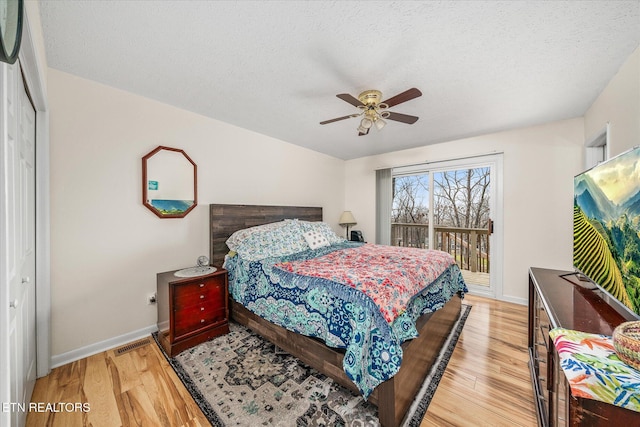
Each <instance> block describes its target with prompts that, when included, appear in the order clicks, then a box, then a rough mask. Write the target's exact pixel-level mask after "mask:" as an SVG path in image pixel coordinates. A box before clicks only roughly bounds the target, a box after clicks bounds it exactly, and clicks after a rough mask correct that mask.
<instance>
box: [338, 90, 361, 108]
mask: <svg viewBox="0 0 640 427" xmlns="http://www.w3.org/2000/svg"><path fill="white" fill-rule="evenodd" d="M336 96H337V97H338V98H340V99H342V100H343V101H345V102H348V103H349V104H351V105H353V106H354V107H363V106H364V104H363V103H362V102H360V100H359V99H358V98H356V97H355V96H352V95H349V94H348V93H340V94H338V95H336Z"/></svg>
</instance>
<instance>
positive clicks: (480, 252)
mask: <svg viewBox="0 0 640 427" xmlns="http://www.w3.org/2000/svg"><path fill="white" fill-rule="evenodd" d="M501 164H502V156H501V155H491V156H481V157H474V158H469V159H461V160H452V161H447V162H436V163H428V164H423V165H415V166H409V167H402V168H395V169H393V170H392V180H391V182H392V184H391V185H392V206H391V224H390V226H391V239H390V244H391V245H394V246H406V247H415V248H426V249H438V250H442V251H445V252H449V253H450V254H451V255H452V256H453V257H454V259H455V260H456V262H457V263H458V265H459V266H460V269H461V270H462V273H463V276H464V278H465V281H466V282H467V285H468V286H469V288H470V291H472V292H473V293H475V294H481V295H485V296H490V297H495V296H496V293H497V292H500V291H501V283H500V280H499V278H500V277H501V274H499V273H500V272H501V264H502V263H501V261H502V260H501V255H500V254H501V245H500V242H501V239H498V238H496V231H497V228H496V221H497V219H498V217H501V215H500V212H501V192H500V191H499V189H500V187H501V183H500V173H501ZM500 225H501V224H500ZM500 229H501V227H500Z"/></svg>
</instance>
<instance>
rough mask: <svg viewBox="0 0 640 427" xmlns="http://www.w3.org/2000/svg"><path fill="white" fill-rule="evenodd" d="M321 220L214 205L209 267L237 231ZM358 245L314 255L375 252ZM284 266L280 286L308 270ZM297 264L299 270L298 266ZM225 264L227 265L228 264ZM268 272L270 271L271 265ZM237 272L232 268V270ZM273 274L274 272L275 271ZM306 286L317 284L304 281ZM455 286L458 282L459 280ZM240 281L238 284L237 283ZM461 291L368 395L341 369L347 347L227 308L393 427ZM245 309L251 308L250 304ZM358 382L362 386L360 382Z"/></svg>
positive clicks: (427, 320)
mask: <svg viewBox="0 0 640 427" xmlns="http://www.w3.org/2000/svg"><path fill="white" fill-rule="evenodd" d="M322 219H323V218H322V208H318V207H294V206H254V205H220V204H212V205H210V252H211V253H210V256H211V260H212V264H213V265H215V266H222V265H223V263H224V262H225V256H226V255H227V254H228V253H229V248H228V247H227V244H226V242H227V240H228V239H229V237H230V236H232V235H234V233H235V232H236V231H238V230H244V229H247V228H250V227H255V226H259V225H262V224H270V223H276V222H281V221H284V220H291V221H301V222H304V223H306V222H310V223H317V222H321V221H322ZM358 245H359V244H353V243H350V242H337V243H335V246H336V248H337V247H338V246H340V247H339V248H338V249H339V250H337V249H334V248H333V243H332V247H330V248H325V249H323V248H319V249H317V251H320V252H322V251H325V252H326V253H327V254H328V255H332V254H340V253H342V252H343V250H344V252H347V251H354V252H355V251H362V250H364V249H367V248H372V247H373V246H377V245H371V246H368V247H367V248H364V249H359V248H358V247H357V246H358ZM323 253H324V252H323ZM314 256H315V255H314ZM236 258H237V257H236ZM284 261H285V262H278V264H277V266H276V267H277V271H278V275H276V277H277V278H278V280H279V278H280V277H293V276H287V272H288V270H287V268H289V269H291V270H293V269H294V268H293V267H290V266H294V267H296V268H298V267H300V268H302V267H304V266H306V267H308V265H306V264H304V263H305V262H307V260H306V259H301V260H299V259H298V257H297V255H296V256H292V257H286V258H285V259H284ZM314 261H315V260H314ZM298 262H300V263H302V264H298ZM227 263H229V258H228V259H227ZM254 264H255V263H254ZM252 265H253V264H252ZM312 265H313V264H312ZM269 266H270V267H271V265H269ZM236 267H237V266H236ZM256 268H257V267H256ZM260 268H263V267H260ZM455 268H457V266H455ZM236 269H237V268H235V267H234V268H233V269H232V270H234V271H235V270H236ZM274 271H276V269H275V268H274ZM458 272H459V271H458ZM232 277H233V274H232V273H230V282H233V281H232ZM296 277H298V276H296ZM456 277H458V276H456ZM265 280H267V279H265ZM278 280H276V281H278ZM301 280H302V279H301ZM304 280H317V279H311V278H305V279H304ZM321 280H324V279H321ZM457 280H460V281H461V279H457ZM238 281H239V282H241V280H238ZM301 283H307V282H301ZM456 285H457V286H458V285H460V284H456ZM232 286H234V285H233V283H230V288H231V287H232ZM460 286H461V289H460V292H458V291H456V292H451V294H452V296H451V297H450V298H448V299H447V300H446V302H443V303H442V304H441V308H439V309H437V310H436V311H434V312H432V313H427V314H424V315H421V316H419V318H417V320H416V321H415V323H414V325H415V335H416V336H415V338H413V339H410V340H407V341H404V342H403V343H402V344H401V346H400V348H401V351H400V353H401V354H402V357H401V365H400V366H399V370H398V371H397V372H394V374H393V376H391V377H390V378H389V379H385V380H384V381H382V382H380V383H379V384H376V383H374V384H375V387H374V388H372V389H369V388H368V386H367V385H366V383H365V385H364V386H363V385H362V384H361V382H359V381H356V382H354V381H355V379H354V375H353V372H351V371H349V370H348V369H347V368H345V365H347V364H349V363H348V362H349V360H350V357H351V356H350V354H351V353H350V351H351V350H350V348H351V347H347V348H346V350H345V348H334V347H336V346H337V344H336V343H335V342H331V343H329V344H331V345H327V343H326V342H325V341H324V340H322V339H319V338H315V337H312V336H307V335H304V334H302V333H296V332H293V331H292V330H289V329H286V328H284V327H282V326H279V325H278V324H276V323H274V322H276V321H275V320H274V321H273V322H271V321H268V320H266V319H265V318H263V317H261V316H259V315H257V314H255V313H254V311H256V310H255V307H252V310H253V311H252V310H249V309H247V308H246V307H245V306H243V304H241V303H239V302H237V301H235V300H234V299H232V300H231V302H230V306H231V317H232V319H233V320H234V321H236V322H237V323H240V324H242V325H245V326H247V327H249V328H250V329H252V330H254V331H255V332H256V333H258V334H260V335H262V336H263V337H265V338H266V339H268V340H269V341H271V342H273V343H274V344H275V345H277V346H278V347H280V348H282V349H284V350H285V351H287V352H289V353H290V354H292V355H294V356H296V357H298V358H299V359H300V360H302V361H303V362H305V363H307V364H308V365H310V366H312V367H314V368H315V369H317V370H318V371H320V372H322V373H324V374H325V375H327V376H329V377H331V378H333V379H334V380H335V381H336V382H338V383H339V384H341V385H343V386H345V387H347V388H349V389H351V390H352V391H354V392H355V393H359V394H363V395H364V396H365V397H366V398H367V399H368V401H370V402H372V403H373V404H375V405H377V407H378V417H379V420H380V424H381V425H382V426H384V427H394V426H398V425H400V424H401V423H402V421H403V419H404V417H405V414H406V413H407V411H408V409H409V407H410V406H411V404H412V402H413V400H414V397H415V396H416V394H417V392H418V391H419V389H420V387H421V386H422V383H423V381H424V378H425V377H426V375H427V374H428V372H429V370H430V368H431V365H432V363H433V361H434V360H435V359H436V358H437V356H438V354H439V353H440V349H441V347H442V345H443V344H444V342H445V340H446V338H447V336H448V335H449V332H450V330H451V328H452V327H453V326H454V325H455V323H456V321H457V319H458V317H459V316H460V309H461V299H462V296H463V293H464V291H466V286H464V283H462V284H461V285H460ZM237 289H239V288H236V293H237V292H238V291H237ZM230 294H231V292H230ZM238 299H240V300H243V301H244V303H245V304H246V303H247V301H245V300H244V299H243V298H238ZM364 300H367V298H364ZM248 306H251V305H250V304H248ZM439 307H440V306H439ZM276 311H277V310H276ZM265 317H268V316H265ZM371 317H372V318H373V317H375V316H371ZM272 320H273V319H272ZM372 329H374V328H372ZM376 330H377V329H376ZM345 354H347V361H346V362H347V363H344V362H345V360H344V359H345ZM358 379H359V380H361V378H358ZM363 390H364V392H363Z"/></svg>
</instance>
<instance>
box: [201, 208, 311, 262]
mask: <svg viewBox="0 0 640 427" xmlns="http://www.w3.org/2000/svg"><path fill="white" fill-rule="evenodd" d="M283 219H301V220H305V221H322V208H318V207H301V206H261V205H209V233H210V234H209V259H210V260H211V264H212V265H215V266H216V267H221V266H222V263H223V262H224V256H225V255H226V254H227V252H229V248H228V247H227V244H226V243H225V242H226V241H227V239H228V238H229V236H231V235H232V234H233V233H234V232H236V231H238V230H242V229H243V228H248V227H253V226H256V225H262V224H268V223H270V222H276V221H282V220H283Z"/></svg>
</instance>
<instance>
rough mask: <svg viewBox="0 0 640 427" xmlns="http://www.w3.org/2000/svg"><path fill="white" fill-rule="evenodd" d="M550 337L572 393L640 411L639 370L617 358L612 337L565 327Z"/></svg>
mask: <svg viewBox="0 0 640 427" xmlns="http://www.w3.org/2000/svg"><path fill="white" fill-rule="evenodd" d="M549 336H550V337H551V339H552V340H553V344H554V345H555V347H556V349H557V351H558V355H559V358H560V366H561V367H562V370H563V371H564V374H565V376H566V377H567V381H568V382H569V386H570V387H571V394H573V396H575V397H582V398H586V399H593V400H598V401H601V402H606V403H610V404H612V405H616V406H621V407H623V408H627V409H631V410H632V411H640V372H639V371H637V370H635V369H634V368H632V367H630V366H629V365H627V364H625V363H624V362H622V361H621V360H620V359H619V358H618V356H617V355H616V351H615V348H614V347H613V341H612V340H611V337H610V336H607V335H599V334H590V333H586V332H579V331H573V330H569V329H563V328H556V329H553V330H551V331H550V332H549Z"/></svg>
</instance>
